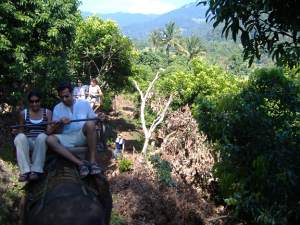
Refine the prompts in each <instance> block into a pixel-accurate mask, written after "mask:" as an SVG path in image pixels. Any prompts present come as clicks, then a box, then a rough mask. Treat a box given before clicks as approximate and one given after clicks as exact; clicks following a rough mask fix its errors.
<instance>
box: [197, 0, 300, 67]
mask: <svg viewBox="0 0 300 225" xmlns="http://www.w3.org/2000/svg"><path fill="white" fill-rule="evenodd" d="M201 3H204V4H208V5H209V8H208V10H207V12H206V19H207V20H213V21H214V24H213V26H214V27H216V26H219V25H222V26H223V25H224V27H223V31H222V34H224V35H225V37H228V35H229V33H231V34H232V38H233V40H234V41H236V39H237V36H239V35H240V39H241V43H242V45H243V47H244V58H245V59H248V60H249V64H252V62H253V60H254V58H258V59H259V58H260V56H261V54H262V52H264V51H265V50H266V51H268V52H269V53H270V54H271V55H272V57H273V59H275V61H276V62H277V63H278V64H288V65H289V66H292V65H295V64H298V63H299V60H300V48H299V43H300V36H299V26H300V18H299V16H298V15H299V10H298V7H297V5H298V4H297V1H295V0H287V1H285V2H284V4H283V2H282V1H280V0H266V1H259V0H246V1H243V2H240V1H226V0H220V1H214V0H206V1H201V2H200V3H198V4H201Z"/></svg>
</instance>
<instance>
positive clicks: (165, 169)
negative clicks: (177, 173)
mask: <svg viewBox="0 0 300 225" xmlns="http://www.w3.org/2000/svg"><path fill="white" fill-rule="evenodd" d="M149 160H150V162H151V164H152V165H153V166H154V168H155V169H156V172H157V175H158V178H159V180H160V181H161V182H163V183H165V184H166V185H168V186H170V187H172V186H175V182H174V180H173V179H172V176H171V172H172V166H171V164H170V163H169V162H168V161H166V160H162V159H161V158H160V156H159V155H151V156H150V158H149Z"/></svg>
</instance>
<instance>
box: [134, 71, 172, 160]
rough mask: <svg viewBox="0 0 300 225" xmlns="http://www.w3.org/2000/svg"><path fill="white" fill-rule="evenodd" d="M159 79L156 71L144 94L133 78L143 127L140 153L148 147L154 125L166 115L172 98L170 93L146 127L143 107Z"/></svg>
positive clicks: (144, 152)
mask: <svg viewBox="0 0 300 225" xmlns="http://www.w3.org/2000/svg"><path fill="white" fill-rule="evenodd" d="M158 79H159V72H157V73H156V75H155V77H154V79H153V80H152V81H151V82H150V84H149V86H148V88H147V90H146V92H145V94H144V93H143V91H142V90H141V89H140V87H139V85H138V83H137V82H136V81H135V80H134V81H133V82H134V85H135V87H136V89H137V90H138V92H139V94H140V97H141V113H140V116H141V123H142V127H143V131H144V135H145V142H144V146H143V150H142V153H143V154H144V155H145V154H146V153H147V148H148V144H149V141H150V138H151V135H152V133H153V131H154V130H155V129H156V127H157V126H158V125H159V124H160V123H161V122H162V121H163V120H164V117H165V115H166V112H167V110H168V108H169V106H170V104H171V102H172V100H173V97H172V95H170V97H169V99H168V101H167V103H166V105H165V106H164V108H163V109H162V110H161V111H160V112H159V113H158V114H157V117H156V118H155V120H154V121H153V122H152V124H151V126H150V128H149V129H148V128H147V126H146V120H145V107H146V102H147V100H148V98H149V96H150V95H151V90H152V88H153V86H154V83H155V82H156V81H157V80H158Z"/></svg>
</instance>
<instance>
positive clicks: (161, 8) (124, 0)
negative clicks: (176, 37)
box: [79, 0, 195, 14]
mask: <svg viewBox="0 0 300 225" xmlns="http://www.w3.org/2000/svg"><path fill="white" fill-rule="evenodd" d="M191 2H195V0H81V5H80V7H79V9H80V10H81V11H88V12H92V13H100V14H101V13H114V12H129V13H144V14H149V13H153V14H162V13H165V12H169V11H171V10H173V9H176V8H178V7H180V6H183V5H185V4H187V3H191Z"/></svg>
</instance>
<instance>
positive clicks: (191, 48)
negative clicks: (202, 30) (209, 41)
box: [185, 35, 204, 61]
mask: <svg viewBox="0 0 300 225" xmlns="http://www.w3.org/2000/svg"><path fill="white" fill-rule="evenodd" d="M185 49H186V53H187V55H188V60H189V61H191V60H192V59H193V58H195V57H196V56H197V55H199V54H200V53H204V46H203V43H202V41H201V39H200V37H198V36H195V35H191V36H189V37H187V38H185Z"/></svg>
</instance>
